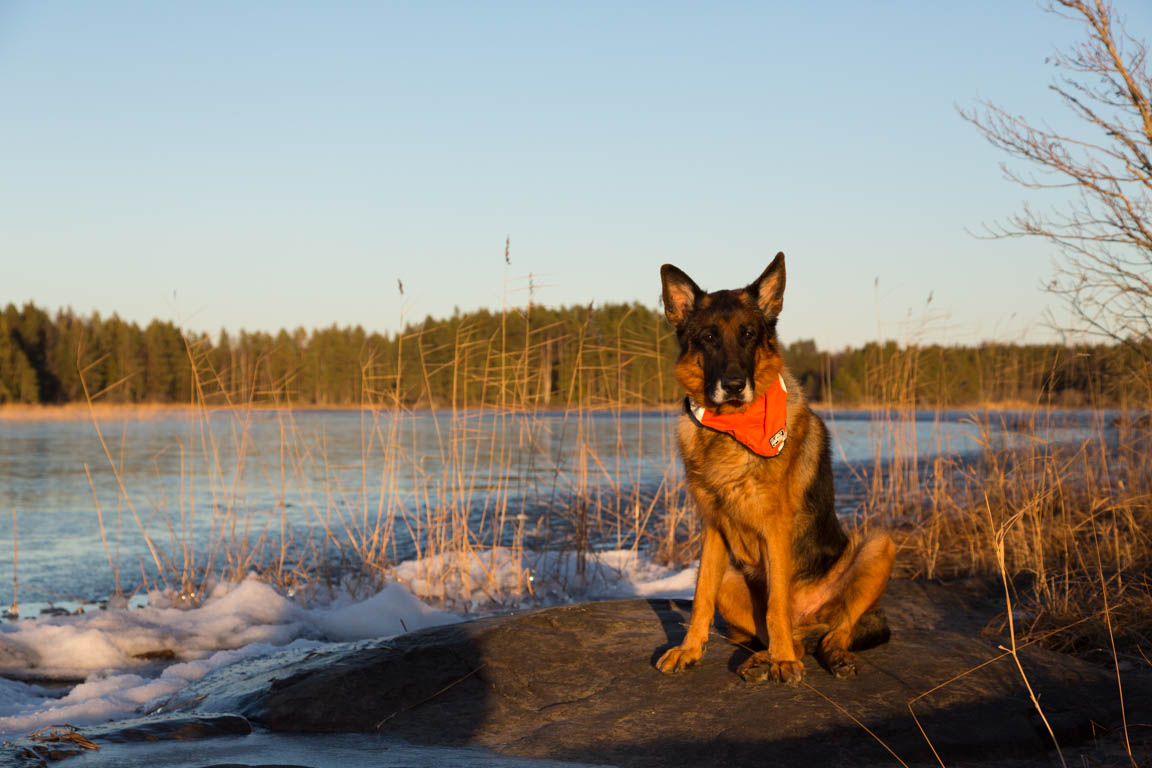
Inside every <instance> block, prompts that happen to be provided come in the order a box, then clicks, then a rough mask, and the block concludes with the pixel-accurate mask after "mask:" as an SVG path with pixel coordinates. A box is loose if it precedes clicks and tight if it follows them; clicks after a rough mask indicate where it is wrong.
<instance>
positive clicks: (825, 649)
mask: <svg viewBox="0 0 1152 768" xmlns="http://www.w3.org/2000/svg"><path fill="white" fill-rule="evenodd" d="M662 275H663V277H664V286H665V294H664V295H665V311H666V312H667V313H668V317H669V320H670V321H671V322H672V323H673V325H675V326H676V327H677V331H678V335H679V336H680V338H681V350H682V352H681V355H680V358H679V360H678V361H677V364H676V375H677V379H678V380H679V381H680V383H681V385H682V386H683V387H684V390H685V392H686V393H688V394H689V396H691V398H692V399H693V400H694V401H696V402H697V403H700V404H707V407H709V408H710V409H714V410H716V411H717V412H718V413H731V412H738V411H740V410H742V409H743V408H746V407H747V404H740V403H733V402H725V403H716V402H714V401H712V400H711V398H710V396H709V394H708V393H709V391H710V387H712V386H713V383H712V382H710V381H708V380H707V378H708V375H707V369H708V366H709V365H710V364H714V363H715V358H716V357H717V356H718V355H720V356H725V355H726V356H725V359H724V361H723V362H724V364H725V365H728V369H729V370H731V369H732V365H734V363H732V358H733V357H734V356H735V357H739V356H740V355H741V354H743V359H744V360H745V366H746V368H747V369H748V372H749V373H750V374H752V380H753V382H754V391H755V392H756V393H761V392H764V391H765V390H766V389H767V388H768V387H771V386H773V385H775V383H776V382H777V377H778V375H782V376H783V379H784V381H785V383H786V386H787V390H788V397H787V432H788V437H787V440H786V441H785V444H784V448H783V450H782V451H781V453H780V454H779V455H778V456H776V457H773V458H764V457H761V456H758V455H756V454H754V453H752V452H751V451H749V450H748V449H746V448H745V447H744V446H743V445H741V444H740V443H738V442H736V441H735V440H733V439H732V438H731V437H729V436H727V435H724V434H720V433H718V432H713V431H711V430H707V429H704V428H702V427H701V426H700V425H699V424H697V423H696V422H695V421H694V420H693V419H691V418H690V417H689V416H688V415H686V414H685V415H683V416H681V418H680V421H679V424H678V426H677V438H678V442H679V445H680V452H681V456H682V458H683V461H684V467H685V473H686V476H687V482H688V486H689V488H690V490H691V493H692V496H693V498H694V500H695V502H696V508H697V511H698V513H699V515H700V517H701V519H702V521H703V528H704V535H703V548H702V551H701V556H700V570H699V574H698V576H697V581H696V597H695V604H694V606H693V610H692V619H691V621H690V623H689V627H688V632H687V635H686V636H685V638H684V641H683V642H682V643H681V644H680V645H679V646H677V647H675V648H672V649H670V650H668V651H667V652H666V653H665V654H664V655H663V656H662V657H661V658H660V660H659V661H658V662H657V666H658V667H659V669H660V670H661V671H663V672H678V671H680V670H683V669H685V668H687V667H689V666H691V665H693V664H694V663H696V662H697V661H698V660H699V659H700V658H701V656H702V654H703V652H704V647H705V644H706V641H707V638H708V633H709V629H710V627H711V624H712V619H713V616H714V613H715V611H716V610H717V609H718V610H719V611H720V614H721V615H722V616H723V617H724V620H725V621H726V622H727V624H728V626H729V628H730V630H731V632H732V639H733V640H735V641H739V642H744V641H750V640H752V639H753V638H758V639H759V640H760V641H761V642H762V643H763V644H764V647H765V649H766V650H763V651H759V652H757V653H755V654H754V655H753V656H752V657H751V658H749V659H748V660H747V661H745V662H744V664H743V665H742V666H741V668H740V674H741V676H743V677H744V678H746V679H764V678H765V677H767V678H771V679H773V680H777V681H781V682H786V683H798V682H799V681H800V680H801V679H803V676H804V665H803V662H802V661H801V657H802V656H803V654H804V650H803V645H802V644H801V643H800V638H801V637H802V636H803V635H804V634H805V633H807V632H810V631H812V630H813V629H814V628H818V629H820V630H825V629H826V631H825V632H824V634H823V638H822V639H821V640H820V643H819V646H818V651H817V655H818V658H819V659H820V661H821V663H822V664H823V665H824V666H825V667H827V668H828V669H829V670H830V671H831V672H833V673H834V674H837V675H838V676H850V675H853V674H855V673H856V658H855V656H854V655H853V654H852V653H851V652H850V651H849V646H850V644H851V642H852V637H853V630H854V628H855V626H856V623H857V622H858V621H859V619H860V617H861V615H863V614H864V612H865V611H867V610H868V609H869V608H870V607H872V606H873V605H874V604H875V603H876V601H877V600H878V599H879V598H880V595H881V594H882V593H883V591H884V587H885V585H886V584H887V582H888V577H889V574H890V573H891V569H892V560H893V557H894V552H895V549H894V546H893V544H892V540H891V538H890V537H889V536H888V535H887V534H886V533H873V534H872V535H870V536H869V537H868V538H865V539H861V538H858V537H852V538H849V537H846V536H845V534H844V533H843V530H842V529H841V528H840V523H839V521H838V520H837V519H836V517H835V514H834V512H833V511H832V509H831V504H832V500H831V462H830V458H829V446H828V434H827V429H826V427H825V426H824V422H823V421H822V420H821V419H820V417H819V416H817V415H816V414H814V413H813V412H812V411H811V409H810V408H809V407H808V403H807V401H806V400H805V398H804V395H803V393H802V392H801V390H800V386H799V384H798V383H797V382H796V381H795V380H794V379H793V378H792V377H791V375H790V374H789V373H788V372H787V369H786V368H785V366H784V362H783V360H782V359H781V357H780V355H779V353H778V351H777V342H776V338H775V320H776V315H778V314H779V312H780V309H781V308H782V306H783V289H784V258H783V254H779V255H778V256H777V257H776V260H774V261H773V263H772V265H771V266H770V267H769V268H768V269H767V270H766V271H765V273H764V275H762V276H761V278H760V279H759V280H758V281H757V282H756V283H753V284H752V285H751V286H749V287H748V288H746V289H743V290H738V291H721V292H716V293H711V294H704V293H703V292H702V291H699V289H697V288H696V287H695V284H694V283H692V282H691V280H690V279H689V278H687V276H686V275H683V273H681V272H680V271H679V270H676V269H675V268H674V267H671V268H670V267H667V266H666V267H665V269H664V270H662ZM684 281H687V282H686V283H685V282H684ZM670 305H671V306H670ZM757 314H759V321H761V322H764V323H765V326H764V327H765V329H766V331H765V333H763V335H762V336H761V338H760V339H759V340H758V341H757V343H756V345H755V347H754V348H752V349H745V350H741V349H740V348H739V347H738V346H736V345H734V343H733V334H736V333H739V332H740V330H739V329H741V328H747V327H748V324H749V323H752V322H756V321H757V320H756V319H755V318H756V315H757ZM705 320H706V321H707V324H706V325H705V326H704V328H705V329H706V331H705V333H707V334H711V335H710V336H705V337H704V338H706V339H711V340H714V343H712V342H710V343H708V344H704V343H699V342H697V341H696V340H694V338H693V336H692V334H693V333H695V332H696V329H695V327H694V325H693V323H694V322H696V321H699V322H698V323H697V324H700V323H703V322H704V321H705ZM738 341H739V340H737V342H738ZM710 358H711V359H710ZM837 550H838V552H837Z"/></svg>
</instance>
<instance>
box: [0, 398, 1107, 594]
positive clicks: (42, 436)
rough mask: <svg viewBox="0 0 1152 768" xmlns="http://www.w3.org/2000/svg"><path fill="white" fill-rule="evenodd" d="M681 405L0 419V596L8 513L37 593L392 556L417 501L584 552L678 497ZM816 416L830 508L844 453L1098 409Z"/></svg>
mask: <svg viewBox="0 0 1152 768" xmlns="http://www.w3.org/2000/svg"><path fill="white" fill-rule="evenodd" d="M677 415H678V414H677V412H675V411H672V410H668V411H658V410H645V411H639V410H620V411H596V412H588V411H585V412H568V413H565V412H562V411H555V412H538V413H535V414H532V415H528V416H526V415H523V414H517V413H497V412H493V411H484V412H480V411H465V412H458V413H456V414H452V413H449V412H417V413H412V414H404V415H401V416H400V417H399V418H394V417H393V416H392V415H391V414H390V413H388V412H383V413H379V414H373V413H371V412H360V411H319V410H307V411H295V412H291V413H289V412H279V411H251V412H241V413H239V414H231V413H224V412H215V413H213V414H212V415H211V416H205V415H204V414H203V413H200V414H197V413H195V412H191V411H178V410H174V411H170V412H161V413H159V414H155V415H154V416H152V417H149V418H145V419H136V418H112V417H107V416H105V417H102V421H101V433H102V434H103V437H104V441H105V442H104V445H102V444H101V441H100V439H99V436H98V435H97V431H96V429H95V428H94V427H93V424H92V423H91V422H90V421H88V420H85V419H71V420H69V419H64V420H52V419H48V420H3V419H0V604H2V605H8V604H9V603H10V602H11V600H12V589H13V583H12V576H13V573H14V571H13V555H14V547H13V544H14V537H13V518H15V521H16V523H17V525H18V532H19V540H18V543H19V561H18V575H19V589H20V593H19V597H20V599H21V602H35V603H43V602H48V601H54V602H58V603H59V602H64V603H65V604H70V603H71V602H73V601H78V600H89V601H90V600H95V599H98V598H101V597H105V596H107V595H109V594H110V593H111V592H112V591H113V583H114V582H113V565H118V567H119V573H120V579H121V586H122V587H123V588H124V590H125V591H130V590H131V588H132V587H133V586H134V585H136V584H138V583H139V582H140V581H141V569H142V568H143V570H144V572H146V573H148V574H149V578H151V577H152V576H153V575H154V572H155V566H154V563H155V562H156V561H157V560H159V561H160V562H161V563H173V562H177V561H180V560H181V559H185V558H187V559H190V560H192V561H195V562H197V563H199V564H205V563H213V564H215V565H217V566H219V565H220V564H221V563H222V562H223V558H224V557H225V556H226V554H227V552H226V550H228V549H229V547H231V549H232V550H235V548H236V547H235V544H236V542H237V541H240V540H245V541H249V542H258V541H263V543H264V547H265V549H264V550H261V551H260V552H258V553H256V554H254V555H252V556H253V557H254V558H268V557H278V556H279V557H283V556H284V555H283V554H282V553H283V552H285V551H286V552H287V553H288V555H287V556H288V557H289V558H296V559H297V560H299V559H302V558H303V555H302V554H301V553H302V552H303V551H304V550H305V549H308V548H309V547H310V548H311V549H308V551H309V552H312V553H313V556H314V555H315V552H316V551H318V548H319V549H323V548H325V547H329V548H330V547H332V546H333V542H343V541H350V540H357V539H358V538H359V539H360V540H363V539H367V538H369V537H371V536H372V535H374V534H379V532H380V531H385V532H387V535H388V536H389V539H388V541H389V544H388V546H389V550H388V556H389V558H390V560H391V561H392V562H400V561H403V560H406V559H409V558H412V557H413V556H415V555H416V554H418V553H417V551H416V542H415V541H414V539H413V532H418V531H420V530H422V529H421V527H420V526H427V525H428V520H429V515H430V513H431V512H436V513H437V514H439V513H440V512H443V513H444V514H446V515H449V516H455V517H456V518H457V519H467V520H468V521H469V526H470V527H471V528H472V529H473V530H474V531H482V533H480V534H478V535H479V537H480V538H481V539H482V540H484V541H485V542H486V543H491V542H492V541H494V540H495V541H498V543H501V544H511V543H513V542H519V543H522V544H524V545H526V546H532V547H534V548H537V549H563V548H565V547H570V546H571V542H572V540H573V536H574V535H575V534H574V526H575V525H576V524H575V523H573V517H572V510H574V509H576V508H581V509H588V510H592V509H594V510H596V512H597V513H598V514H597V515H596V519H597V520H598V521H599V527H593V528H592V529H591V530H590V531H584V532H583V535H586V536H587V537H588V539H589V540H590V546H591V547H592V548H612V547H622V546H623V547H626V546H631V544H632V543H633V540H634V537H635V529H634V528H631V527H629V526H630V524H629V522H628V521H630V520H632V519H633V516H634V512H635V511H636V510H639V509H643V510H644V511H648V510H652V511H653V513H654V514H655V515H657V516H658V515H659V514H660V513H661V510H662V507H663V506H664V505H667V504H671V503H676V500H677V499H678V498H679V497H678V496H677V494H678V493H679V484H680V474H679V462H678V459H677V458H676V455H675V445H674V437H673V431H674V429H673V425H674V422H675V419H676V417H677ZM822 415H823V416H824V418H825V420H826V422H827V423H828V425H829V427H830V429H831V432H832V435H833V461H834V466H835V471H836V474H837V486H838V487H837V490H838V494H839V499H840V502H839V503H840V507H841V510H842V511H843V512H849V511H851V509H852V506H853V504H854V503H855V500H857V499H858V498H859V493H860V489H859V488H858V487H853V486H854V484H858V480H857V479H858V477H859V472H853V471H851V470H852V468H853V467H856V468H863V469H864V470H865V471H867V470H870V469H876V468H877V467H880V466H883V464H884V462H890V461H892V460H893V459H896V460H898V461H899V462H901V463H902V466H908V465H910V464H913V463H915V462H923V460H924V459H928V458H931V457H934V456H937V455H961V456H962V455H966V454H971V453H973V452H975V451H977V450H979V448H980V446H981V444H982V441H988V442H990V443H991V444H993V445H1003V444H1004V443H1005V442H1008V441H1013V440H1034V439H1042V440H1058V441H1069V440H1076V439H1078V438H1080V437H1081V436H1082V435H1083V434H1084V433H1085V429H1086V428H1087V427H1089V426H1091V422H1092V420H1093V419H1103V418H1105V417H1106V414H1091V413H1086V412H1053V411H1046V412H1041V413H1039V414H1030V413H1013V412H991V413H988V414H972V413H970V412H967V411H943V412H937V411H930V412H917V413H914V414H905V415H903V416H899V417H894V416H893V415H892V414H891V413H887V414H885V413H876V412H871V411H847V410H838V411H824V412H822ZM1025 423H1028V424H1030V425H1031V426H1030V427H1029V428H1028V429H1023V428H1022V427H1021V425H1022V424H1025ZM104 446H106V447H107V452H106V451H105V447H104ZM110 459H111V460H110ZM114 467H115V471H114ZM121 487H122V488H123V491H122V490H121ZM98 512H99V514H98ZM101 520H102V521H103V531H102V530H101ZM605 521H607V522H605ZM621 521H624V522H623V523H622V522H621ZM142 531H143V532H146V533H147V536H148V538H149V539H150V540H151V541H150V542H149V541H148V540H146V538H145V536H144V535H143V533H142ZM285 542H288V543H289V545H285V546H281V545H282V544H284V543H285ZM330 554H331V553H330ZM313 562H314V561H313Z"/></svg>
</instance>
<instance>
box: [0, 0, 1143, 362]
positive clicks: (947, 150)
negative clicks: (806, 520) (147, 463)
mask: <svg viewBox="0 0 1152 768" xmlns="http://www.w3.org/2000/svg"><path fill="white" fill-rule="evenodd" d="M1120 3H1121V9H1122V10H1123V11H1124V12H1125V13H1126V14H1127V15H1128V22H1129V27H1130V29H1131V30H1132V31H1134V32H1137V33H1138V34H1140V33H1143V32H1152V9H1150V8H1149V7H1148V6H1147V5H1145V4H1144V3H1143V2H1142V0H1141V1H1140V2H1136V1H1135V0H1120ZM1076 34H1077V28H1076V27H1075V26H1073V25H1071V24H1069V23H1068V22H1064V21H1061V20H1059V19H1057V18H1055V17H1053V16H1050V15H1048V14H1045V13H1043V12H1041V11H1040V10H1039V8H1038V7H1037V5H1036V4H1035V3H1034V2H1032V0H976V1H974V2H965V3H956V2H924V1H923V0H916V1H912V0H904V1H900V0H896V1H892V2H878V3H859V2H847V1H843V2H822V3H795V2H758V3H747V4H735V3H707V4H704V3H698V4H680V3H669V2H660V3H655V2H653V3H633V4H622V3H598V2H589V3H523V4H509V3H466V2H459V3H437V2H413V3H386V2H363V3H356V2H323V3H318V2H299V3H289V2H248V3H242V2H195V3H173V2H160V3H157V2H146V1H141V2H120V1H118V0H102V1H101V2H32V1H29V2H2V0H0V304H5V303H7V302H9V301H12V302H24V301H28V300H32V301H34V302H36V303H37V304H39V305H41V306H47V307H49V308H53V309H55V308H57V307H61V306H71V307H73V308H74V309H75V310H77V311H79V312H85V313H86V312H89V311H92V310H94V309H95V310H99V311H100V312H101V313H105V314H107V313H111V312H113V311H115V312H118V313H119V314H120V315H121V316H123V317H125V318H128V319H131V320H136V321H147V320H148V319H150V318H152V317H161V318H166V319H173V320H176V321H179V322H183V323H185V324H186V325H187V326H188V327H189V328H192V329H196V330H207V331H211V332H215V330H217V329H219V328H220V327H227V328H229V329H238V328H240V327H244V328H248V329H275V328H279V327H281V326H289V327H295V326H305V327H315V326H321V325H329V324H332V323H338V324H340V325H345V324H357V323H358V324H361V325H363V326H364V327H366V328H368V329H377V330H390V329H395V328H396V327H397V326H398V323H399V321H400V317H401V314H402V312H404V313H406V316H407V318H408V319H419V318H422V317H423V316H424V315H427V314H431V315H434V316H439V315H445V314H449V313H451V312H452V309H453V307H454V306H459V307H460V308H461V309H465V310H467V309H472V308H476V307H480V306H488V307H498V306H500V304H501V302H502V300H503V296H504V290H505V285H507V286H508V287H509V289H510V293H509V301H510V302H512V303H524V302H525V301H526V300H527V298H528V296H527V290H526V286H527V279H526V277H525V276H526V275H527V274H528V273H529V272H531V273H534V274H535V275H536V277H535V278H534V282H535V283H536V284H537V285H538V286H539V287H538V289H537V292H536V297H535V298H536V300H537V301H538V302H541V303H548V304H572V303H579V304H587V303H588V302H591V301H595V302H607V301H631V300H640V301H642V302H644V303H646V304H649V305H653V306H655V305H656V303H657V297H658V295H659V278H658V269H659V266H660V264H661V263H663V262H665V261H670V262H672V263H675V264H676V265H678V266H680V267H681V268H683V269H685V270H686V271H687V272H688V273H689V274H691V275H693V276H694V277H696V279H697V281H698V282H699V283H701V285H702V286H704V287H706V288H722V287H733V286H735V285H738V284H743V283H746V282H748V281H750V280H751V279H753V278H754V277H755V276H756V275H757V274H759V272H760V270H761V269H762V268H763V267H764V266H765V265H766V264H767V263H768V261H769V259H770V258H771V257H772V255H773V254H774V253H775V252H776V251H777V250H784V251H785V252H786V253H787V255H788V275H789V290H788V294H787V296H786V302H785V314H784V316H783V317H782V319H781V334H782V336H783V337H784V338H785V340H792V339H796V338H802V337H813V338H815V339H816V340H817V341H818V343H820V344H821V346H825V347H834V348H835V347H840V346H842V345H845V344H859V343H862V342H864V341H866V340H868V339H872V338H876V337H877V336H878V335H881V336H883V337H885V338H904V337H905V336H906V335H907V333H908V327H907V324H906V322H905V321H906V320H907V318H909V317H911V318H913V319H912V323H911V327H912V328H913V329H916V330H917V332H919V333H920V334H921V337H922V338H924V339H927V340H938V341H945V342H958V343H967V342H972V341H975V340H978V339H985V338H997V339H1003V340H1022V339H1024V340H1043V339H1047V338H1050V334H1049V333H1048V332H1047V331H1046V330H1045V329H1044V327H1043V320H1042V313H1043V312H1044V309H1045V307H1049V306H1050V307H1052V308H1056V307H1057V306H1058V305H1057V304H1055V302H1054V300H1053V299H1052V298H1051V297H1049V296H1047V295H1046V294H1044V293H1042V292H1041V291H1040V290H1039V285H1040V284H1041V282H1043V281H1044V279H1045V278H1046V277H1047V276H1048V275H1049V274H1050V271H1051V269H1050V258H1051V253H1050V251H1049V249H1048V248H1047V247H1046V246H1044V245H1043V244H1041V243H1026V242H1017V241H1014V242H984V241H980V240H976V239H973V238H972V237H970V236H969V235H968V234H966V233H965V228H966V227H967V228H970V229H978V228H979V227H980V226H981V223H982V222H985V221H992V220H995V219H997V218H1002V217H1004V216H1006V215H1008V214H1010V213H1012V212H1013V211H1014V210H1016V209H1017V207H1018V206H1019V203H1020V201H1022V200H1023V199H1024V198H1025V197H1026V195H1027V193H1026V192H1025V191H1024V190H1021V189H1018V188H1016V187H1013V186H1012V185H1010V184H1009V183H1008V182H1006V181H1003V180H1002V179H1001V177H1000V174H999V170H998V168H997V162H998V160H999V159H1000V158H999V156H998V155H997V154H996V152H995V150H994V149H993V148H992V147H990V146H988V145H987V144H985V142H984V141H983V140H982V139H981V138H980V137H979V136H978V135H977V133H976V131H975V130H974V129H973V128H972V127H971V126H969V125H968V124H966V123H964V122H963V121H962V120H961V119H960V118H959V117H958V116H957V114H956V111H955V105H957V104H959V105H971V104H973V103H974V101H975V100H976V99H977V98H979V97H985V98H989V99H991V100H994V101H997V102H999V103H1001V104H1003V105H1005V106H1007V107H1009V108H1011V109H1013V110H1014V111H1018V112H1022V113H1025V114H1028V115H1033V116H1036V117H1039V118H1044V117H1047V118H1049V119H1051V120H1052V121H1053V122H1057V123H1058V122H1059V121H1060V115H1061V107H1060V106H1059V104H1058V102H1057V101H1056V99H1055V97H1054V96H1053V95H1051V94H1049V93H1048V91H1047V89H1046V86H1047V84H1048V83H1049V81H1050V79H1051V78H1052V76H1053V74H1054V71H1053V70H1052V68H1051V67H1050V66H1047V65H1046V64H1045V62H1044V59H1045V57H1046V56H1047V55H1048V54H1049V53H1050V52H1051V51H1052V49H1053V46H1054V45H1056V44H1060V43H1064V42H1067V41H1068V40H1070V39H1074V38H1075V36H1076ZM506 234H510V235H511V237H512V265H511V267H510V268H507V269H506V268H505V265H504V260H503V249H504V237H505V235H506ZM397 278H399V279H402V280H403V281H404V286H405V288H406V291H407V295H406V296H404V297H403V298H402V297H400V296H399V295H398V292H397V288H396V281H397ZM877 278H879V288H878V290H877V289H876V287H875V285H876V284H875V280H876V279H877ZM930 292H931V293H932V295H933V300H932V303H931V304H930V305H927V306H926V300H927V298H928V296H929V293H930ZM926 309H927V311H928V313H929V317H928V318H927V319H924V314H925V310H926Z"/></svg>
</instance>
